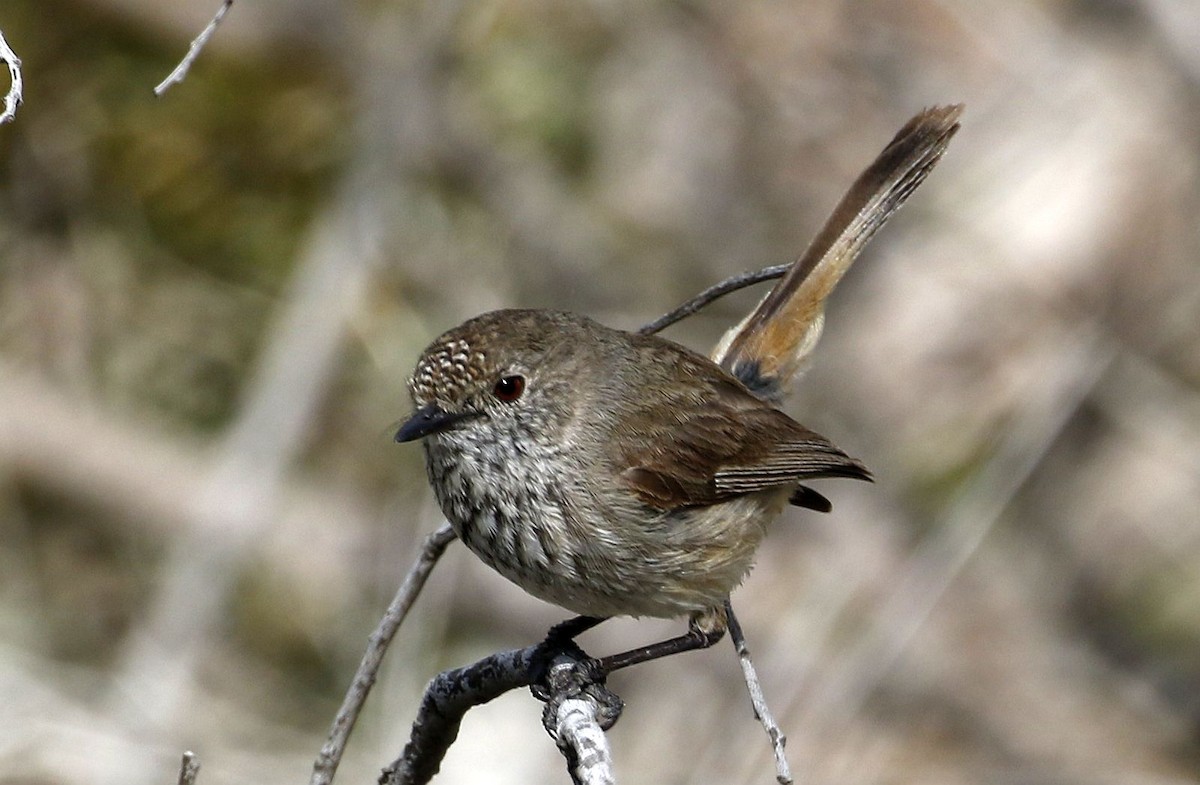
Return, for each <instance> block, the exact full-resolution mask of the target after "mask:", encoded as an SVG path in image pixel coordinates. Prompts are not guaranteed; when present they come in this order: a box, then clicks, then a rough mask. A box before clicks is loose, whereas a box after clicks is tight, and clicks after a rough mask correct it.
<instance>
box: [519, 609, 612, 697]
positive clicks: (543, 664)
mask: <svg viewBox="0 0 1200 785" xmlns="http://www.w3.org/2000/svg"><path fill="white" fill-rule="evenodd" d="M606 618H607V617H605V616H576V617H574V618H571V619H567V620H566V621H562V622H559V623H558V624H555V625H554V626H553V627H551V628H550V631H549V632H547V633H546V638H545V640H543V641H542V642H541V643H539V644H538V647H537V653H536V654H535V655H534V657H533V660H532V661H531V662H530V664H529V675H530V681H531V683H532V688H533V691H534V692H533V694H534V695H536V696H537V697H538V698H540V699H541V700H546V699H547V694H548V693H547V689H546V677H547V675H548V673H549V671H550V665H551V663H553V662H554V660H555V659H557V658H559V657H562V656H566V658H568V659H571V660H575V661H576V662H592V660H591V659H590V658H589V657H588V655H587V654H586V653H585V652H584V651H583V649H581V648H579V646H578V645H577V644H576V643H575V638H576V637H577V636H579V635H582V634H583V633H585V632H587V631H588V630H590V629H591V628H592V627H595V626H596V625H597V624H599V623H600V622H602V621H604V620H605V619H606Z"/></svg>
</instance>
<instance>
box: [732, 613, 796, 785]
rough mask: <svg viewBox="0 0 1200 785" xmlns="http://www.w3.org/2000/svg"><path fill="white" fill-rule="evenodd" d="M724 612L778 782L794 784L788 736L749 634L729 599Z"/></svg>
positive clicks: (784, 784) (785, 784)
mask: <svg viewBox="0 0 1200 785" xmlns="http://www.w3.org/2000/svg"><path fill="white" fill-rule="evenodd" d="M725 615H726V616H727V617H728V619H729V639H730V640H731V641H733V648H734V649H736V650H737V655H738V660H739V661H740V662H741V663H742V678H743V679H745V681H746V691H747V692H749V693H750V705H751V706H753V707H754V716H755V717H756V718H757V719H758V721H759V722H761V723H762V726H763V730H765V731H766V732H767V737H768V738H770V740H771V752H772V753H774V755H775V779H776V780H777V781H778V782H779V785H792V772H791V769H789V768H788V762H787V757H786V756H785V755H784V752H783V748H784V745H786V744H787V738H786V737H785V736H784V735H783V731H782V730H780V729H779V725H778V724H777V723H776V722H775V717H774V716H773V715H772V714H771V709H770V707H768V706H767V699H766V698H765V697H764V696H763V691H762V684H761V683H760V682H759V680H758V671H756V670H755V668H754V661H753V660H751V659H750V648H749V647H748V646H747V645H746V636H745V635H743V634H742V625H741V623H740V622H739V621H738V620H737V616H735V615H734V614H733V605H732V604H731V603H730V602H729V600H726V601H725Z"/></svg>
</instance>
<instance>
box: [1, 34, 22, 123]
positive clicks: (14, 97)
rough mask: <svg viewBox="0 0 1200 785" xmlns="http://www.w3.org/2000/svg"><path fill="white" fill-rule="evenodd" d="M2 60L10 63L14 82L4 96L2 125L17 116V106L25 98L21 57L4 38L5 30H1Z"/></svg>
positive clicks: (11, 80)
mask: <svg viewBox="0 0 1200 785" xmlns="http://www.w3.org/2000/svg"><path fill="white" fill-rule="evenodd" d="M0 60H3V61H4V62H5V63H6V64H7V65H8V78H9V81H10V82H11V83H12V85H11V86H10V87H9V88H8V93H7V94H6V95H5V96H4V111H3V112H0V125H4V124H5V123H7V122H10V121H11V120H12V119H13V118H14V117H16V116H17V107H18V106H20V105H21V101H22V100H23V99H22V97H21V93H22V90H23V87H24V84H23V82H22V79H21V58H19V57H17V53H16V52H14V51H13V50H12V48H11V47H10V46H9V45H8V41H5V40H4V33H3V32H0Z"/></svg>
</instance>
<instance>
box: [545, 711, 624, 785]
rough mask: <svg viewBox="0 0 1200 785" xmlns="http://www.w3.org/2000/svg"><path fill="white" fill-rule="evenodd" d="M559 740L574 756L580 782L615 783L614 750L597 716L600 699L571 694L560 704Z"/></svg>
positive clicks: (565, 751) (575, 776) (582, 784)
mask: <svg viewBox="0 0 1200 785" xmlns="http://www.w3.org/2000/svg"><path fill="white" fill-rule="evenodd" d="M557 719H558V722H557V723H556V724H555V733H554V735H555V741H556V742H557V744H558V748H559V749H560V750H562V751H563V754H564V755H566V756H567V758H568V760H572V762H573V765H572V767H571V779H572V780H574V781H575V782H576V783H578V784H579V785H615V783H616V778H615V777H613V769H612V750H611V749H610V748H609V746H608V737H607V736H605V735H604V730H603V729H602V728H601V727H600V721H599V718H598V717H597V716H596V702H595V701H594V700H592V699H591V698H588V697H581V698H568V699H567V700H565V701H563V702H562V703H560V704H559V706H558V718H557Z"/></svg>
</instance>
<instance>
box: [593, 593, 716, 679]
mask: <svg viewBox="0 0 1200 785" xmlns="http://www.w3.org/2000/svg"><path fill="white" fill-rule="evenodd" d="M727 627H728V622H727V619H726V615H725V609H724V608H710V609H709V610H707V611H704V612H702V613H697V614H695V615H693V616H692V618H691V620H690V621H689V622H688V631H687V632H686V633H685V634H683V635H680V636H678V637H676V638H668V639H667V640H665V641H659V642H658V643H651V644H649V645H647V646H639V647H638V648H636V649H630V650H629V651H625V652H621V653H620V654H610V655H609V656H607V657H600V658H598V659H596V660H594V661H593V662H594V666H593V667H594V668H595V669H596V671H597V672H598V674H599V675H601V676H607V675H608V674H610V673H612V672H613V671H615V670H620V669H621V668H628V667H629V666H630V665H637V664H639V663H643V662H649V661H650V660H657V659H659V658H660V657H669V656H671V655H672V654H681V653H682V652H685V651H693V650H695V649H707V648H708V647H709V646H712V645H713V644H714V643H716V642H717V641H719V640H721V638H724V637H725V630H726V628H727Z"/></svg>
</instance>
